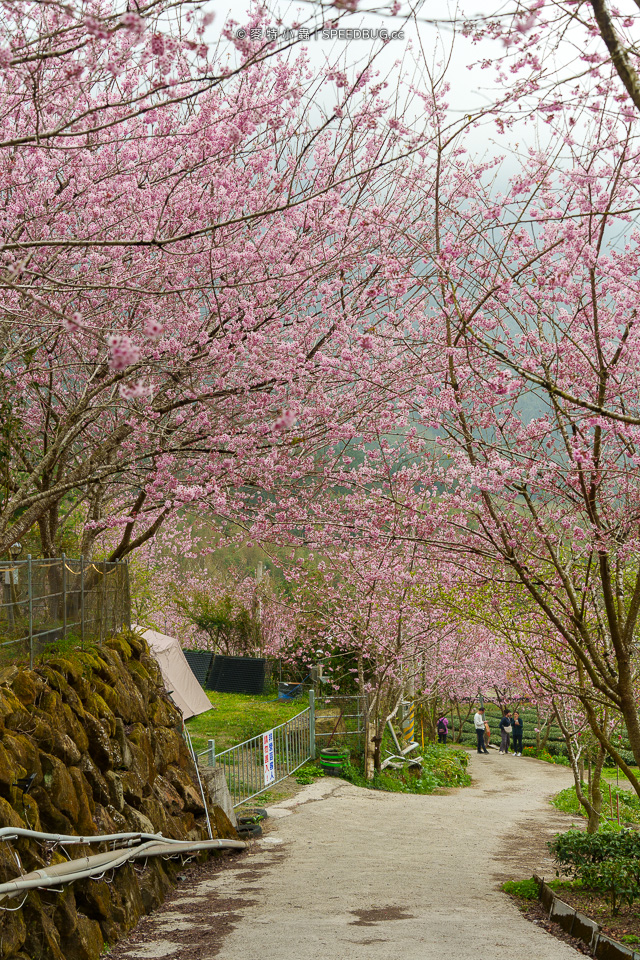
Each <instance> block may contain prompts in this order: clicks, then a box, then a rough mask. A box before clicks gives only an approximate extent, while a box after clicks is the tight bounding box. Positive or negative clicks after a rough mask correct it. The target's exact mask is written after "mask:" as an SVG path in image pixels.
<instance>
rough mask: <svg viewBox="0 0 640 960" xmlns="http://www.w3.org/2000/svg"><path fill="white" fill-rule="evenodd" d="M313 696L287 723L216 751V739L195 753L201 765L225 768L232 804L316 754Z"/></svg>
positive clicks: (267, 786)
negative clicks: (306, 705) (204, 748)
mask: <svg viewBox="0 0 640 960" xmlns="http://www.w3.org/2000/svg"><path fill="white" fill-rule="evenodd" d="M314 715H315V710H314V698H313V692H311V693H310V696H309V706H308V707H307V708H306V710H303V711H302V712H301V713H298V714H297V715H296V716H295V717H292V718H291V720H287V722H286V723H281V724H280V726H278V727H274V728H273V729H272V730H266V731H265V732H264V733H261V734H260V735H259V736H257V737H252V738H251V739H250V740H245V741H244V743H238V744H236V745H235V746H233V747H229V749H228V750H222V751H221V752H220V753H216V749H215V742H214V741H213V740H210V741H209V747H208V748H207V750H203V751H202V752H201V753H199V754H198V761H199V762H200V764H201V765H202V766H205V767H206V766H210V767H216V766H219V767H220V766H221V767H223V768H224V773H225V777H226V781H227V785H228V787H229V793H230V794H231V802H232V804H233V806H234V807H238V806H240V804H241V803H245V802H246V801H247V800H251V799H252V798H253V797H257V796H258V795H259V794H261V793H264V792H265V790H269V789H270V788H271V787H273V786H274V785H275V784H276V783H280V782H281V781H282V780H286V778H287V777H290V776H291V774H292V773H295V771H296V770H297V769H298V768H299V767H301V766H302V765H303V764H304V763H306V762H307V761H308V760H313V759H314V757H315V737H314V726H315V723H314Z"/></svg>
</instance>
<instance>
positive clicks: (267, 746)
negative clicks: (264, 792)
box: [262, 730, 276, 787]
mask: <svg viewBox="0 0 640 960" xmlns="http://www.w3.org/2000/svg"><path fill="white" fill-rule="evenodd" d="M262 749H263V752H264V785H265V787H266V786H267V785H268V784H269V783H273V781H274V780H275V778H276V760H275V754H274V751H273V730H268V731H267V732H266V733H263V734H262Z"/></svg>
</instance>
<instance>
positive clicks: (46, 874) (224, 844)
mask: <svg viewBox="0 0 640 960" xmlns="http://www.w3.org/2000/svg"><path fill="white" fill-rule="evenodd" d="M245 847H246V843H244V842H243V841H241V840H200V841H196V842H192V841H185V840H170V839H167V838H166V837H163V838H162V839H161V840H160V841H158V840H155V839H154V840H151V841H148V842H147V843H143V844H141V845H140V846H138V847H134V848H128V849H126V850H122V849H120V850H110V851H108V852H107V853H98V854H94V855H93V856H91V857H81V858H80V859H78V860H68V861H67V862H66V863H57V864H54V865H53V866H52V867H45V868H44V869H42V870H35V871H33V872H32V873H28V874H26V875H25V876H24V877H17V878H16V879H15V880H10V881H8V882H7V883H2V884H0V901H1V900H5V899H7V898H10V897H13V896H16V894H18V893H20V892H21V891H24V890H33V889H35V888H36V887H42V888H46V887H55V886H58V885H59V884H60V883H74V882H75V881H76V880H84V879H87V878H89V877H92V876H94V875H95V874H100V873H104V872H105V871H107V870H113V869H115V868H116V867H121V866H123V865H124V864H125V863H127V861H129V860H139V859H143V858H146V857H158V856H170V857H175V856H177V855H178V854H180V853H195V852H197V851H199V850H244V849H245Z"/></svg>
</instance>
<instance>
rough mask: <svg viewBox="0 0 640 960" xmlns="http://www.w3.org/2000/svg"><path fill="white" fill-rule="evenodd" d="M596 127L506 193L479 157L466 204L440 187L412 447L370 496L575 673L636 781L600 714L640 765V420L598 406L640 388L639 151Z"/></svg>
mask: <svg viewBox="0 0 640 960" xmlns="http://www.w3.org/2000/svg"><path fill="white" fill-rule="evenodd" d="M594 124H595V130H594V134H593V136H589V137H588V138H587V143H588V145H587V146H584V147H580V146H578V145H577V144H575V143H573V142H572V141H571V139H569V140H568V141H567V143H568V145H569V150H568V152H567V153H566V154H565V156H564V157H563V158H562V159H561V161H560V162H558V163H557V164H555V165H554V163H553V162H552V158H551V157H549V156H548V155H541V154H538V153H536V152H533V151H532V152H531V156H530V158H529V160H528V162H527V164H526V166H525V167H524V168H523V170H522V172H521V173H520V174H519V175H518V176H517V177H516V178H514V180H513V181H512V182H511V184H510V186H509V188H508V189H507V190H506V191H505V192H504V193H503V194H502V195H501V196H496V193H495V192H494V191H492V190H490V189H488V188H487V187H486V186H482V185H481V184H480V178H477V180H476V183H475V185H473V186H472V182H471V177H472V171H471V169H470V167H467V169H466V171H465V183H466V184H467V193H466V196H465V202H464V203H463V204H456V200H457V197H456V190H458V191H459V182H458V183H457V184H455V182H453V183H452V182H449V183H447V182H446V181H445V180H444V179H443V180H442V181H441V184H440V189H439V193H438V195H437V196H436V197H435V198H434V206H433V217H434V219H435V223H436V238H437V239H436V245H435V250H434V251H433V253H432V256H431V258H430V259H429V264H430V266H429V269H428V271H427V278H428V279H427V280H425V282H426V283H428V284H429V290H430V296H431V309H430V311H429V316H428V324H427V323H425V324H424V325H423V326H422V328H420V329H414V331H413V334H412V335H411V349H410V351H408V353H407V382H406V388H407V392H410V393H411V395H412V398H413V403H412V407H413V409H412V413H411V416H410V417H408V418H407V423H411V424H412V426H413V428H414V429H415V430H416V431H417V435H415V436H414V439H413V440H412V446H411V450H412V451H413V457H411V456H409V454H408V451H407V446H406V443H405V442H404V441H399V442H398V445H397V447H396V449H395V451H393V452H390V451H388V452H387V453H386V459H387V460H390V459H392V460H393V461H394V463H395V467H394V470H393V471H391V472H387V473H385V475H384V480H382V479H380V480H379V481H378V485H377V490H376V492H377V494H378V497H379V500H380V504H381V506H380V509H382V505H383V504H386V506H387V510H388V511H389V512H390V513H395V512H396V511H397V510H398V509H399V505H400V506H401V509H402V510H403V511H405V512H406V514H407V516H408V517H410V523H411V525H412V528H413V530H414V531H415V532H414V535H413V537H414V539H415V540H416V541H417V542H421V543H424V544H425V548H426V547H428V548H429V549H434V548H435V549H437V550H439V551H440V552H441V553H442V555H443V556H446V557H448V558H450V559H451V558H452V559H453V562H455V563H456V565H457V567H458V569H459V571H460V575H461V576H462V577H464V579H465V580H466V581H467V582H474V583H478V584H481V583H484V584H486V588H487V591H488V592H490V594H491V601H490V602H493V603H494V605H495V607H496V609H498V608H499V607H502V608H503V610H504V611H506V614H507V615H508V617H509V618H510V620H511V623H512V626H513V628H514V629H516V630H519V631H521V634H522V636H524V637H526V642H527V644H530V645H532V646H534V647H535V646H536V645H538V646H539V647H541V648H544V649H546V650H547V651H549V652H550V654H551V655H552V657H553V658H554V659H555V660H559V661H560V662H561V663H562V664H563V667H564V678H563V683H564V684H565V685H566V686H565V689H566V688H567V687H568V686H570V688H571V691H572V694H573V695H574V696H575V698H576V700H577V701H578V702H579V703H580V704H581V707H582V709H583V710H584V712H585V716H586V718H587V720H588V722H589V725H590V729H591V731H592V733H593V735H594V736H595V737H596V738H597V739H598V741H599V742H600V743H601V744H602V745H603V747H604V749H605V750H606V751H607V752H608V753H609V754H610V755H611V756H613V757H614V758H615V759H616V761H617V762H618V763H619V764H620V766H621V767H622V768H623V769H624V770H625V772H626V773H627V774H628V776H630V778H631V780H632V782H633V784H634V787H635V788H636V789H639V788H640V785H639V784H638V782H637V780H636V778H635V776H634V774H633V771H632V770H630V769H629V767H628V765H627V764H626V763H625V761H624V758H623V757H622V755H621V754H620V752H619V750H618V749H617V746H616V743H615V741H614V740H613V739H612V738H611V736H610V735H609V730H608V728H607V725H606V723H605V721H604V719H603V716H604V715H603V714H602V712H601V710H600V708H601V707H602V706H607V707H608V708H609V710H610V711H611V712H612V713H616V714H619V715H621V716H622V717H623V719H624V722H625V725H626V727H627V731H628V735H629V741H630V743H631V749H632V751H633V754H634V757H635V759H636V762H640V726H639V723H638V682H637V681H638V678H637V669H638V657H637V639H636V638H637V627H638V613H639V611H640V579H639V577H640V573H639V568H638V560H637V557H638V541H637V533H638V524H637V519H638V514H637V503H638V494H639V491H638V471H637V463H638V455H637V443H638V439H639V438H638V426H637V424H636V423H635V421H634V418H625V417H624V416H623V417H621V418H620V419H614V418H613V417H610V416H607V417H604V416H599V415H598V414H597V412H596V411H597V410H598V409H601V408H602V407H604V406H605V405H606V406H607V408H609V409H612V410H619V411H621V412H623V414H624V412H625V411H628V410H629V409H631V408H633V406H634V405H635V404H636V403H637V396H638V388H639V386H640V384H639V383H638V352H639V350H640V344H639V341H638V331H637V328H636V313H637V309H638V304H637V297H638V289H637V283H636V280H635V276H636V272H637V271H636V269H635V266H634V265H635V264H636V261H637V259H638V251H639V246H638V241H639V240H640V237H639V236H638V234H637V231H636V230H635V228H634V227H633V225H632V224H630V218H631V213H632V211H633V210H634V209H635V206H636V199H635V187H634V183H635V179H636V177H637V173H638V171H637V164H638V159H637V154H636V151H635V148H634V140H633V136H632V134H633V131H632V130H631V131H630V130H629V128H628V127H627V126H626V125H624V124H622V123H618V122H616V121H614V120H612V119H609V118H606V117H598V118H596V120H595V121H594ZM458 196H459V193H458ZM405 336H409V334H408V333H406V332H405ZM409 378H410V379H409ZM409 384H410V386H409ZM402 386H403V387H404V386H405V384H403V385H402ZM576 393H578V394H579V396H580V402H579V403H577V402H576V401H575V395H576ZM399 396H402V397H403V398H404V397H406V396H407V393H405V392H404V391H403V393H402V394H399ZM416 398H419V403H418V402H416ZM385 484H386V487H385ZM434 517H439V518H440V523H439V527H437V528H434ZM610 715H611V714H610Z"/></svg>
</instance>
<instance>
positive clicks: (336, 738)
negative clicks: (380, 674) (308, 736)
mask: <svg viewBox="0 0 640 960" xmlns="http://www.w3.org/2000/svg"><path fill="white" fill-rule="evenodd" d="M365 716H366V704H365V700H364V698H363V697H359V696H351V697H316V700H315V734H316V739H317V740H320V742H321V744H322V746H323V747H329V746H338V745H340V746H345V745H348V744H351V745H355V743H356V741H357V743H358V744H360V743H361V742H362V741H363V740H364V735H365Z"/></svg>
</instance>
